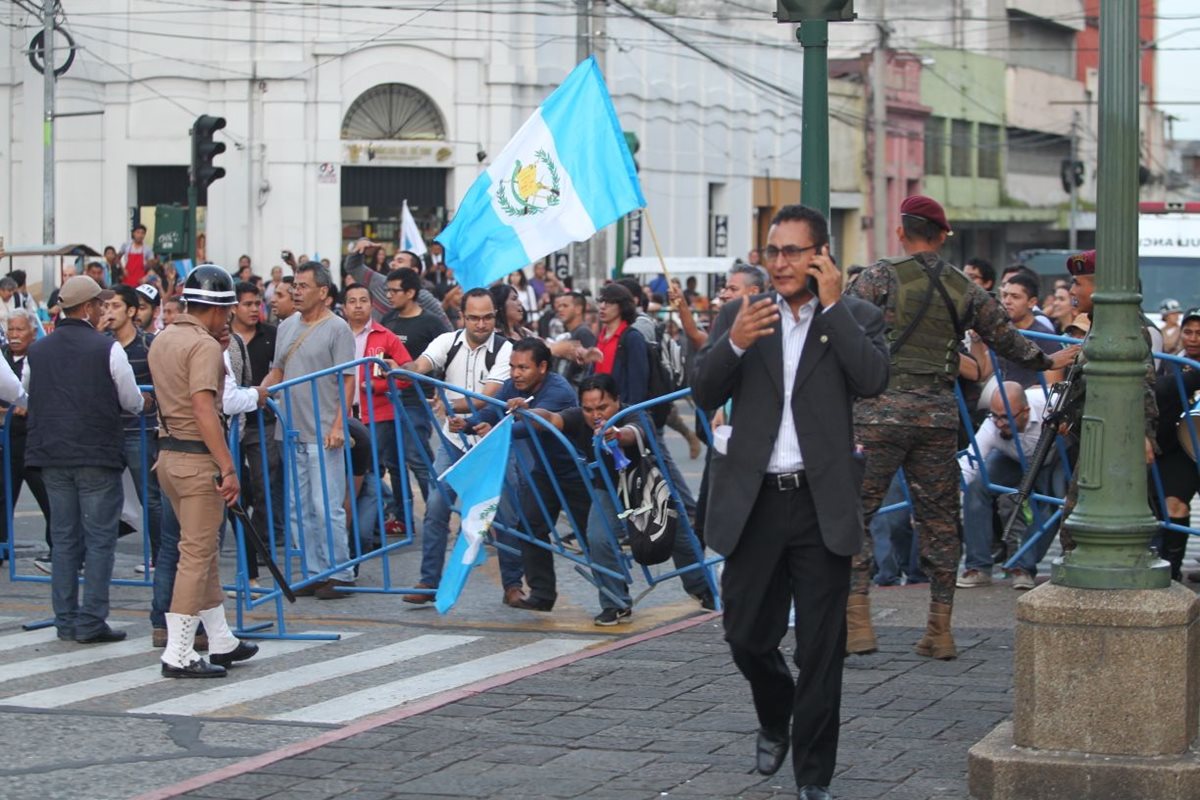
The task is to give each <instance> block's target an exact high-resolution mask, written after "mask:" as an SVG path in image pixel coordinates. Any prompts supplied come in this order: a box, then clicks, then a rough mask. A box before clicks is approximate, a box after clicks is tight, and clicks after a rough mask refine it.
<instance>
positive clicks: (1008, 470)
mask: <svg viewBox="0 0 1200 800" xmlns="http://www.w3.org/2000/svg"><path fill="white" fill-rule="evenodd" d="M1006 399H1007V406H1006V402H1005V401H1006ZM1045 409H1046V394H1045V392H1044V391H1043V390H1042V388H1041V387H1040V386H1034V387H1031V388H1029V389H1022V388H1021V384H1019V383H1015V382H1013V381H1005V383H1004V391H1003V393H1001V392H996V393H995V394H994V395H993V396H992V402H991V413H990V414H989V415H988V418H987V419H986V420H984V422H983V424H982V425H980V426H979V430H978V432H977V433H976V434H975V442H976V444H977V445H978V447H979V450H978V452H977V453H974V454H971V455H970V456H963V457H961V458H960V459H959V464H960V466H961V467H962V473H963V483H964V484H965V485H966V490H965V491H964V492H963V539H964V543H965V549H966V564H965V569H964V571H963V574H962V575H961V576H960V577H959V579H958V582H957V585H958V587H959V588H961V589H970V588H973V587H976V586H987V585H989V584H991V582H992V567H993V566H994V565H993V562H992V507H993V503H997V502H999V505H1000V508H1001V518H1002V519H1005V520H1007V519H1008V515H1009V513H1011V510H1012V500H1011V495H1007V494H1002V493H998V492H994V491H992V489H991V488H990V487H989V483H990V485H992V486H1012V487H1014V488H1015V487H1016V486H1017V485H1018V484H1019V483H1020V482H1021V476H1022V475H1023V474H1024V471H1025V467H1026V466H1027V464H1028V459H1029V458H1030V457H1031V456H1032V455H1033V451H1034V449H1035V448H1036V447H1037V441H1038V438H1039V437H1040V436H1041V434H1042V415H1043V414H1044V413H1045ZM1056 456H1057V453H1054V452H1053V451H1052V452H1051V456H1050V458H1048V459H1047V460H1046V464H1045V465H1044V466H1043V467H1042V470H1041V472H1040V473H1039V474H1038V479H1037V482H1036V484H1035V491H1037V492H1038V493H1041V494H1051V495H1056V496H1060V497H1061V496H1062V495H1063V494H1064V493H1065V491H1066V485H1065V483H1066V481H1065V478H1064V475H1063V469H1062V464H1061V463H1060V461H1059V459H1058V458H1057V457H1056ZM980 463H982V464H983V469H982V470H980V469H979V464H980ZM1032 505H1033V506H1034V507H1035V510H1036V511H1037V513H1038V520H1039V521H1040V520H1044V519H1046V518H1047V517H1049V516H1050V514H1052V513H1053V510H1052V509H1048V508H1047V507H1046V506H1044V505H1042V504H1032ZM1018 525H1019V527H1020V528H1024V524H1023V519H1021V518H1018ZM1021 533H1022V536H1021V539H1022V542H1023V541H1024V538H1025V537H1024V531H1023V530H1022V531H1021ZM1053 540H1054V536H1053V531H1047V532H1046V533H1044V534H1042V536H1041V538H1040V539H1039V540H1038V542H1037V544H1036V545H1035V546H1034V547H1032V548H1030V549H1029V550H1028V551H1026V553H1025V554H1024V555H1023V556H1022V557H1021V559H1020V561H1018V562H1017V563H1018V566H1017V567H1016V568H1015V569H1013V570H1012V571H1011V576H1012V587H1013V588H1014V589H1032V588H1033V586H1034V580H1033V578H1034V576H1035V575H1036V574H1037V565H1038V562H1039V561H1041V560H1042V558H1043V557H1044V556H1045V555H1046V550H1047V549H1048V548H1049V547H1050V543H1051V542H1052V541H1053Z"/></svg>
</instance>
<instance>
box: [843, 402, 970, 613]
mask: <svg viewBox="0 0 1200 800" xmlns="http://www.w3.org/2000/svg"><path fill="white" fill-rule="evenodd" d="M855 438H856V439H857V441H858V442H859V443H860V444H861V445H862V446H863V449H864V450H865V451H866V457H867V468H866V473H865V475H864V476H863V488H862V505H863V514H864V516H865V519H866V529H867V533H866V538H865V539H864V541H863V549H862V552H860V553H859V554H858V555H857V556H855V557H854V560H853V566H852V574H851V578H850V591H851V593H854V594H867V593H868V592H869V590H870V586H871V572H872V571H873V569H872V568H873V566H874V560H875V559H874V553H875V547H874V543H873V542H872V541H871V525H870V520H871V517H872V516H873V515H874V514H875V512H876V511H878V510H879V507H880V504H881V503H882V502H883V496H884V495H885V494H886V493H887V490H888V485H889V484H890V483H891V482H892V477H893V476H894V475H895V474H896V470H898V469H900V468H901V467H903V468H904V477H905V479H906V480H907V481H908V492H909V496H910V497H911V498H912V503H913V520H914V523H915V527H916V532H917V543H918V553H919V555H920V559H921V570H922V571H923V572H924V573H925V574H926V575H928V576H929V583H930V586H929V593H930V597H931V599H932V600H933V602H935V603H945V604H947V605H949V604H951V603H953V602H954V582H955V579H956V578H957V573H958V560H959V557H960V556H961V555H962V531H961V517H960V515H959V512H960V508H961V506H962V497H961V494H960V490H961V487H962V473H961V471H960V470H959V466H958V460H957V459H956V458H955V454H956V452H957V447H958V443H957V432H956V431H955V430H954V429H952V428H924V427H918V426H907V425H858V426H855Z"/></svg>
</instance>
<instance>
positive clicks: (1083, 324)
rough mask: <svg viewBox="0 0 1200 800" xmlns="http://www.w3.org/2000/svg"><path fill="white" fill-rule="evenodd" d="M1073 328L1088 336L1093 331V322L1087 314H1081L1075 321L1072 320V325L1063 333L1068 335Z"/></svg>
mask: <svg viewBox="0 0 1200 800" xmlns="http://www.w3.org/2000/svg"><path fill="white" fill-rule="evenodd" d="M1071 328H1076V329H1078V330H1079V332H1080V333H1082V334H1083V335H1084V336H1086V335H1087V332H1088V331H1090V330H1091V329H1092V320H1091V319H1090V318H1089V317H1088V315H1087V314H1079V315H1077V316H1076V317H1075V319H1073V320H1071V322H1070V324H1068V325H1067V326H1066V327H1065V328H1064V329H1063V332H1064V333H1066V332H1067V331H1069V330H1071Z"/></svg>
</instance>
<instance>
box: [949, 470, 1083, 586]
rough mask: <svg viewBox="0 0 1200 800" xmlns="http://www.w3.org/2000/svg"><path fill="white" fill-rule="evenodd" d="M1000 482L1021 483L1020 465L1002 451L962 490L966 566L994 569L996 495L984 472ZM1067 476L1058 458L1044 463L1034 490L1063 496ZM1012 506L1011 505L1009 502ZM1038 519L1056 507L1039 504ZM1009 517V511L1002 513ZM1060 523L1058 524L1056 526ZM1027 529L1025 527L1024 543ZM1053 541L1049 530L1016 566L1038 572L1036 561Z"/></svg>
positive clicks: (1000, 483) (996, 481) (988, 571)
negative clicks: (994, 506)
mask: <svg viewBox="0 0 1200 800" xmlns="http://www.w3.org/2000/svg"><path fill="white" fill-rule="evenodd" d="M984 472H986V473H987V477H988V479H990V480H991V482H992V483H993V484H996V485H997V486H1012V487H1016V486H1017V485H1019V484H1020V483H1021V465H1020V464H1019V463H1018V462H1017V461H1016V460H1014V459H1012V458H1010V457H1008V456H1007V455H1005V454H1003V453H998V452H995V453H992V454H990V455H989V456H988V457H987V459H986V460H985V461H984V469H983V470H981V471H980V472H978V473H976V475H975V479H974V480H973V481H971V483H970V484H968V485H967V488H966V491H964V492H963V542H964V546H965V551H966V562H965V563H966V568H967V569H978V570H981V571H983V572H986V573H988V574H991V572H992V567H993V563H992V504H993V502H995V498H996V495H995V494H993V493H992V491H991V490H990V489H988V487H987V484H985V483H984V480H983V473H984ZM1065 483H1066V481H1065V479H1064V476H1063V471H1062V467H1061V465H1060V464H1059V462H1058V460H1057V459H1055V460H1054V461H1053V462H1051V463H1049V464H1047V465H1045V466H1044V467H1042V471H1041V472H1039V473H1038V476H1037V480H1035V481H1034V491H1035V492H1038V493H1040V494H1047V495H1054V496H1058V497H1061V496H1062V495H1063V494H1065V493H1066V486H1065ZM1009 508H1010V510H1011V505H1009ZM1038 512H1039V519H1040V520H1045V519H1046V518H1047V517H1049V516H1050V515H1051V514H1053V513H1054V509H1053V508H1049V507H1046V506H1043V505H1041V504H1038ZM1003 516H1004V518H1005V520H1006V521H1007V516H1008V515H1007V514H1004V515H1003ZM1056 527H1057V526H1056ZM1029 532H1030V531H1029V530H1028V529H1026V530H1023V531H1022V535H1021V540H1022V543H1023V542H1024V540H1025V537H1026V535H1027V534H1028V533H1029ZM1053 541H1054V532H1053V531H1046V532H1045V533H1043V534H1042V536H1041V538H1040V539H1038V542H1037V544H1036V545H1034V546H1033V547H1032V548H1030V549H1029V550H1028V551H1026V553H1025V554H1024V555H1023V556H1021V558H1020V560H1019V561H1017V565H1016V566H1017V568H1019V569H1023V570H1025V571H1026V572H1028V573H1029V574H1030V575H1036V574H1037V565H1038V563H1039V562H1041V560H1042V559H1043V558H1044V557H1045V555H1046V551H1047V550H1049V549H1050V545H1051V543H1052V542H1053Z"/></svg>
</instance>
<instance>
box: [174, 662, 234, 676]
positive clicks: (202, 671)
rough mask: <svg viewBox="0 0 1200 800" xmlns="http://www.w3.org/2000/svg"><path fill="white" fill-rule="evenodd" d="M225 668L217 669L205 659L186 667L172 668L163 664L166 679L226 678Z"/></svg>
mask: <svg viewBox="0 0 1200 800" xmlns="http://www.w3.org/2000/svg"><path fill="white" fill-rule="evenodd" d="M225 674H226V673H225V668H224V667H215V666H213V665H212V664H209V663H208V662H207V661H205V660H204V659H203V658H197V659H196V660H195V661H193V662H191V663H190V664H188V665H187V666H186V667H172V666H171V665H170V664H167V663H166V662H163V665H162V676H163V677H164V678H224V677H225Z"/></svg>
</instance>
